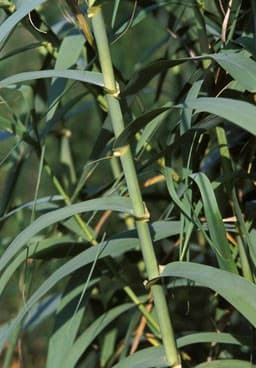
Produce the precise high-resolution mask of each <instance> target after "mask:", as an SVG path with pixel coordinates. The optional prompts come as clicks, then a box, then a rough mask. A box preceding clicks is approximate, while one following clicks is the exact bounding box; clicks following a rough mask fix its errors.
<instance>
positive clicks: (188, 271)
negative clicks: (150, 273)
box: [161, 262, 256, 327]
mask: <svg viewBox="0 0 256 368" xmlns="http://www.w3.org/2000/svg"><path fill="white" fill-rule="evenodd" d="M161 277H184V278H186V279H189V280H192V281H195V282H198V283H199V284H201V285H202V286H205V287H208V288H210V289H212V290H214V291H216V292H217V293H218V294H220V295H221V296H222V297H223V298H224V299H226V300H227V301H228V302H229V303H230V304H232V305H233V306H234V308H236V309H237V310H238V311H239V312H240V313H241V314H242V315H243V316H244V317H245V318H247V319H248V321H249V322H250V323H251V324H252V325H253V326H254V327H255V326H256V285H254V284H253V283H251V282H249V281H247V280H246V279H244V278H243V277H241V276H238V275H236V274H234V273H231V272H227V271H224V270H220V269H218V268H215V267H211V266H205V265H201V264H197V263H192V262H173V263H169V264H167V265H166V266H163V267H162V270H161Z"/></svg>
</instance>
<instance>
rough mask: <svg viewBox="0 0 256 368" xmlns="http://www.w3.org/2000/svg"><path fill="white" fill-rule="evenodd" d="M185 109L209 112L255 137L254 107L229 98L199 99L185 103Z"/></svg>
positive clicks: (255, 108) (255, 113) (255, 107)
mask: <svg viewBox="0 0 256 368" xmlns="http://www.w3.org/2000/svg"><path fill="white" fill-rule="evenodd" d="M185 107H190V108H192V109H195V110H196V112H203V111H204V112H209V113H211V114H214V115H217V116H220V117H222V118H224V119H226V120H229V121H231V122H232V123H234V124H236V125H237V126H239V127H240V128H242V129H245V130H247V131H248V132H250V133H252V134H254V135H256V124H255V119H254V117H255V115H256V106H254V105H252V104H250V103H248V102H244V101H238V100H233V99H230V98H220V97H218V98H215V97H201V98H197V99H194V100H192V99H191V100H189V101H187V102H186V106H185Z"/></svg>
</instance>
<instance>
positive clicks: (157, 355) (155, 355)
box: [113, 347, 169, 368]
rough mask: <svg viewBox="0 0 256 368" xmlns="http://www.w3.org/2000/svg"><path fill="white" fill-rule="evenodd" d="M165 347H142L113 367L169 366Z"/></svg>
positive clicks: (146, 367) (147, 367)
mask: <svg viewBox="0 0 256 368" xmlns="http://www.w3.org/2000/svg"><path fill="white" fill-rule="evenodd" d="M168 366H169V364H168V363H167V361H166V358H165V352H164V348H162V347H153V348H147V349H142V350H140V351H138V352H136V353H134V354H132V355H130V356H128V357H127V358H125V359H123V360H121V361H120V362H119V363H118V364H115V365H114V366H113V368H131V367H132V368H154V367H159V368H160V367H168Z"/></svg>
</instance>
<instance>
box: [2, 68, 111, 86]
mask: <svg viewBox="0 0 256 368" xmlns="http://www.w3.org/2000/svg"><path fill="white" fill-rule="evenodd" d="M44 78H65V79H74V80H77V81H80V82H84V83H89V84H94V85H96V86H100V87H104V81H103V77H102V74H101V73H97V72H88V71H83V70H72V69H68V70H39V71H36V72H24V73H19V74H14V75H12V76H11V77H8V78H5V79H2V80H1V81H0V88H3V87H7V86H9V85H11V84H16V83H21V82H25V81H30V80H35V79H44Z"/></svg>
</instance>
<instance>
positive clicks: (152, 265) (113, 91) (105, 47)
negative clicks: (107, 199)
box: [88, 6, 181, 368]
mask: <svg viewBox="0 0 256 368" xmlns="http://www.w3.org/2000/svg"><path fill="white" fill-rule="evenodd" d="M88 16H89V17H90V18H91V20H92V29H93V33H94V37H95V43H96V47H97V51H98V56H99V61H100V66H101V71H102V74H103V78H104V85H105V92H106V100H107V104H108V110H109V115H110V118H111V121H112V125H113V130H114V134H115V137H118V135H119V134H120V133H121V132H122V131H123V129H124V120H123V116H122V111H121V108H120V103H119V100H118V95H119V89H118V86H117V83H116V80H115V76H114V69H113V65H112V59H111V55H110V48H109V42H108V38H107V33H106V28H105V23H104V19H103V15H102V10H101V8H100V7H98V6H95V7H91V8H89V9H88ZM115 155H116V156H119V157H120V160H121V164H122V169H123V172H124V175H125V180H126V184H127V188H128V193H129V196H130V198H131V201H132V204H133V209H134V213H135V222H136V228H137V232H138V237H139V240H140V245H141V251H142V255H143V259H144V262H145V266H146V270H147V274H148V279H149V280H159V268H158V264H157V259H156V255H155V252H154V248H153V243H152V238H151V235H150V231H149V226H148V222H147V221H148V219H149V214H148V211H147V209H146V208H145V205H144V202H143V199H142V195H141V191H140V187H139V182H138V177H137V173H136V169H135V165H134V161H133V156H132V152H131V149H130V146H129V145H126V146H125V147H121V148H120V149H118V150H117V151H116V152H115ZM150 285H151V290H152V295H153V300H154V304H155V308H156V312H157V317H158V320H159V326H160V331H161V337H162V341H163V345H164V348H165V353H166V359H167V362H168V364H169V365H170V366H171V367H173V368H174V367H175V368H179V367H181V361H180V355H179V353H178V350H177V346H176V341H175V337H174V332H173V328H172V323H171V320H170V315H169V311H168V307H167V301H166V298H165V293H164V289H163V287H162V285H161V284H160V283H159V281H157V282H155V283H154V282H153V283H150Z"/></svg>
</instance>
